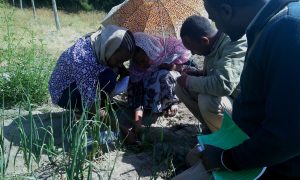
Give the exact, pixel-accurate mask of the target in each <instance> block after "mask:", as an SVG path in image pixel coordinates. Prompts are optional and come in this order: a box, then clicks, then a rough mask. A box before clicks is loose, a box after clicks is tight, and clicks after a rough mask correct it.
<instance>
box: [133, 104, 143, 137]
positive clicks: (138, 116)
mask: <svg viewBox="0 0 300 180" xmlns="http://www.w3.org/2000/svg"><path fill="white" fill-rule="evenodd" d="M143 114H144V111H143V109H142V108H137V109H136V110H135V112H134V129H135V131H136V133H138V132H139V131H140V130H141V129H142V120H143Z"/></svg>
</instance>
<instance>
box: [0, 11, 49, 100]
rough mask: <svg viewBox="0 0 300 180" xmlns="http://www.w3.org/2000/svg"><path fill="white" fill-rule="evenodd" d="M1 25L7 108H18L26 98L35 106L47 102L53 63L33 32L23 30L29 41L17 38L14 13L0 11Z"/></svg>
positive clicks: (1, 83) (0, 89) (1, 76)
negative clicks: (16, 106)
mask: <svg viewBox="0 0 300 180" xmlns="http://www.w3.org/2000/svg"><path fill="white" fill-rule="evenodd" d="M0 24H3V27H2V28H3V30H4V31H5V35H4V37H3V40H2V42H1V45H0V96H1V98H3V99H4V102H5V105H9V106H11V105H16V104H17V103H21V102H24V100H26V99H27V98H29V99H30V100H31V102H32V103H37V104H39V103H43V102H45V101H46V100H47V99H48V95H47V94H48V79H49V76H50V72H51V70H52V67H53V64H54V61H53V59H52V58H51V57H50V56H49V54H47V53H46V51H45V50H44V48H43V44H42V42H39V41H37V40H36V39H35V35H34V33H33V32H32V31H31V30H29V29H23V33H22V37H25V36H27V37H28V36H29V37H30V38H27V37H26V38H22V37H20V36H19V35H18V36H17V35H16V34H15V32H14V26H15V25H14V12H13V10H6V9H5V8H2V9H1V22H0ZM24 39H29V40H24ZM25 96H27V97H25ZM0 104H1V103H0Z"/></svg>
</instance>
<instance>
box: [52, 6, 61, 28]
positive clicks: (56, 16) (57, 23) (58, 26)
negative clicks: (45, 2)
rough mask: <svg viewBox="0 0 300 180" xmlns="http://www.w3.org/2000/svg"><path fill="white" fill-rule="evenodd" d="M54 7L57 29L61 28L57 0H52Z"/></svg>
mask: <svg viewBox="0 0 300 180" xmlns="http://www.w3.org/2000/svg"><path fill="white" fill-rule="evenodd" d="M52 7H53V14H54V19H55V24H56V29H57V30H60V22H59V17H58V13H57V6H56V1H55V0H52Z"/></svg>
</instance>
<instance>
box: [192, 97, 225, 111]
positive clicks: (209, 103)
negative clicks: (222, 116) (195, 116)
mask: <svg viewBox="0 0 300 180" xmlns="http://www.w3.org/2000/svg"><path fill="white" fill-rule="evenodd" d="M198 106H199V109H200V111H201V113H202V114H205V113H213V114H218V113H220V110H221V109H222V105H221V97H216V96H211V95H203V94H199V95H198Z"/></svg>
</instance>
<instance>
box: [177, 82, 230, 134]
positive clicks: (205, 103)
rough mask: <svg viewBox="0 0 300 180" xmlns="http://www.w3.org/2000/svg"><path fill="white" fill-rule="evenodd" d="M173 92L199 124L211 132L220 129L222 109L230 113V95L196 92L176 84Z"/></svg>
mask: <svg viewBox="0 0 300 180" xmlns="http://www.w3.org/2000/svg"><path fill="white" fill-rule="evenodd" d="M175 92H176V95H177V97H178V98H179V99H180V100H181V101H182V102H183V103H184V104H185V106H186V107H187V108H188V109H189V110H190V111H191V112H192V113H193V115H194V116H195V117H196V118H197V119H198V120H199V121H200V122H201V124H203V125H204V126H205V125H206V126H207V127H208V128H209V129H210V131H212V132H215V131H217V130H218V129H220V127H221V124H222V119H223V113H224V110H226V111H227V112H228V113H230V114H231V112H232V99H231V98H230V97H227V96H223V97H217V96H212V95H206V94H197V93H196V92H192V91H188V90H187V89H185V88H182V87H181V86H180V85H178V84H177V85H176V89H175Z"/></svg>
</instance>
